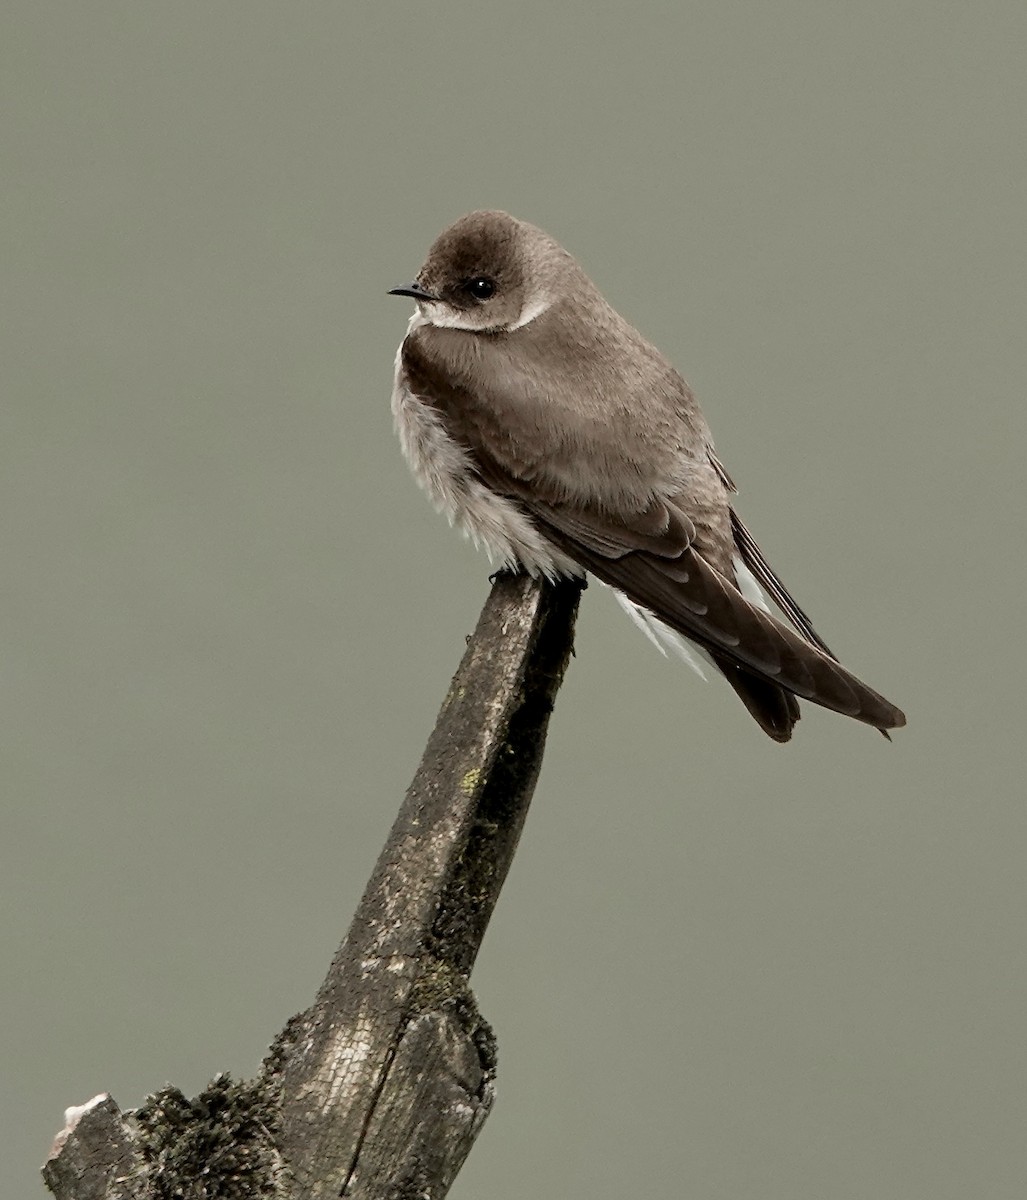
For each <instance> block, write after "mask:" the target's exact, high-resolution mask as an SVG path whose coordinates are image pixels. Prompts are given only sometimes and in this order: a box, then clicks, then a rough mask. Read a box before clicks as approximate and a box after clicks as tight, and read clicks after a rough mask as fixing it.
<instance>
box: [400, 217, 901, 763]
mask: <svg viewBox="0 0 1027 1200" xmlns="http://www.w3.org/2000/svg"><path fill="white" fill-rule="evenodd" d="M389 294H390V295H394V296H406V297H410V298H412V299H413V300H414V301H415V302H416V307H415V311H414V314H413V316H412V317H411V318H410V321H409V324H408V326H407V331H406V335H405V337H404V338H403V340H402V342H401V344H400V347H399V350H398V352H397V355H396V366H395V376H394V382H393V392H392V411H393V417H394V422H395V427H396V432H397V433H398V436H399V440H400V445H401V447H402V451H403V454H404V456H405V458H406V460H407V463H408V465H409V467H410V469H411V471H412V473H413V475H414V477H415V478H416V480H417V482H418V483H419V484H420V485H421V487H422V488H423V489H424V490H425V491H426V492H427V494H428V496H429V497H430V499H431V500H432V502H433V503H434V505H435V507H436V508H437V509H438V510H439V511H440V512H442V513H443V514H444V515H445V516H446V517H447V518H448V520H449V522H450V524H455V525H456V526H458V527H459V528H460V529H461V530H462V531H463V532H464V533H465V534H467V535H469V536H470V538H471V539H472V540H473V541H474V543H475V544H476V545H478V546H479V547H480V548H483V549H484V550H486V551H487V553H488V554H489V557H490V558H491V559H492V561H493V562H494V563H498V564H499V565H500V567H501V568H502V569H507V570H514V571H516V570H520V571H524V572H527V573H528V574H529V575H531V576H533V577H535V578H536V579H546V580H550V581H555V580H558V579H561V578H566V577H575V576H577V577H580V576H584V575H586V574H587V575H591V576H593V577H595V578H596V579H598V580H600V581H601V582H602V583H604V584H606V585H608V586H609V587H610V588H612V589H613V590H614V592H615V594H616V595H617V598H618V600H619V601H620V602H621V603H622V605H623V606H624V607H625V608H626V609H627V611H628V612H629V614H630V615H631V616H632V617H633V619H634V620H635V621H636V623H638V624H639V625H640V626H641V627H642V628H643V630H644V631H645V632H646V633H647V634H648V635H649V636H650V637H651V638H652V640H653V641H655V642H656V643H657V645H658V646H659V647H660V648H661V649H664V650H666V648H667V647H669V646H673V647H674V648H676V649H680V650H681V652H682V656H683V657H686V658H691V655H690V654H689V647H693V648H695V649H697V650H698V651H699V652H700V654H701V655H703V657H705V658H706V659H707V661H709V662H711V663H712V665H713V667H714V668H715V670H716V671H718V672H719V673H720V674H721V675H723V676H724V678H725V679H726V680H727V682H728V684H730V686H731V687H732V688H733V690H734V691H735V693H736V694H737V696H738V697H739V699H740V700H741V701H742V703H743V704H744V705H745V707H746V709H747V710H748V712H749V713H750V714H751V716H752V717H753V718H754V719H755V721H756V722H757V724H758V725H759V726H760V728H761V729H762V730H763V731H764V732H765V733H766V734H767V735H768V736H769V737H770V738H772V739H773V740H774V741H775V742H782V743H783V742H787V741H788V740H789V739H790V738H791V736H792V731H793V729H794V727H795V724H796V722H797V721H798V719H799V716H800V710H799V700H808V701H811V702H812V703H813V704H817V705H820V706H822V707H824V708H826V709H830V710H833V711H834V712H837V713H841V714H843V715H845V716H848V717H852V718H854V719H855V720H857V721H861V722H863V723H865V724H867V725H870V726H872V727H874V728H876V729H878V730H880V731H881V732H882V733H884V735H885V736H886V737H888V730H889V729H896V728H899V727H901V726H903V725H905V723H906V718H905V715H904V714H903V713H902V711H901V710H900V709H898V708H897V707H896V706H895V705H894V704H892V703H891V702H890V701H888V700H886V699H885V698H884V697H883V696H882V695H880V693H878V692H876V691H874V690H873V689H872V688H871V687H869V686H868V685H867V684H865V683H863V682H862V681H861V680H860V679H858V678H857V677H856V676H855V675H853V674H852V673H851V672H850V671H848V670H847V669H846V668H845V667H843V666H842V665H841V663H840V662H839V661H838V659H837V657H836V656H835V655H834V654H833V653H832V651H831V650H830V649H829V648H828V646H827V645H826V643H825V642H824V641H823V640H822V639H821V638H820V636H819V635H818V634H817V633H816V631H815V630H814V628H813V625H812V623H811V622H810V619H809V617H808V616H807V615H806V613H805V612H804V611H803V610H802V609H801V608H800V607H799V605H798V604H797V603H796V601H795V600H794V599H793V598H792V596H791V594H790V593H789V591H788V590H787V588H786V587H785V586H784V584H783V583H782V582H781V580H780V579H779V578H778V576H777V575H776V574H775V573H774V571H773V569H772V568H771V566H770V565H769V563H768V562H767V560H766V558H765V557H764V555H763V553H762V551H761V550H760V548H759V546H758V545H757V543H756V541H755V539H754V538H753V536H752V535H751V534H750V532H749V530H748V528H747V527H746V526H745V525H744V524H743V523H742V520H741V518H740V517H739V516H738V514H737V512H736V511H735V508H734V503H733V497H734V495H735V494H736V491H737V489H736V487H735V484H734V482H733V480H732V478H731V476H730V475H729V474H728V472H727V470H726V469H725V468H724V466H723V465H722V463H721V462H720V460H719V458H718V457H717V455H716V452H715V450H714V445H713V439H712V436H711V433H710V429H709V426H708V425H707V422H706V419H705V417H704V416H703V414H702V411H701V409H700V408H699V405H698V403H697V401H696V399H695V397H694V395H693V394H692V391H691V389H690V388H689V386H688V384H687V383H686V382H685V380H684V379H683V378H682V376H681V375H680V374H679V373H678V372H677V371H676V370H675V369H674V367H673V366H672V365H671V364H670V362H669V361H668V360H667V359H666V358H665V357H664V356H663V355H662V354H661V353H660V351H659V350H658V349H657V348H656V347H655V346H654V345H652V344H651V343H650V342H649V341H647V340H646V339H645V338H644V337H643V336H642V334H640V333H639V332H638V331H637V330H636V329H635V328H634V327H633V326H632V325H631V324H629V322H628V321H627V320H625V319H624V318H623V317H622V316H621V315H620V314H619V313H618V312H616V311H615V310H614V309H613V308H612V307H611V305H610V304H609V303H608V302H607V301H606V300H605V299H604V297H603V296H602V294H601V293H600V291H599V289H598V288H597V287H596V285H595V284H594V283H593V282H592V281H591V279H590V278H589V277H588V275H586V273H585V271H584V270H583V269H582V267H581V266H580V265H579V264H578V262H577V260H576V259H575V258H574V257H572V255H571V254H570V253H569V252H568V251H566V250H565V249H564V248H563V247H562V246H561V245H560V244H559V243H558V242H557V241H556V240H554V239H553V238H552V237H550V236H549V235H548V234H547V233H545V232H543V231H542V230H541V229H539V228H537V227H536V226H534V225H531V224H529V223H528V222H526V221H521V220H519V219H517V218H516V217H513V216H511V215H510V214H509V213H506V212H501V211H497V210H482V211H476V212H471V213H467V214H466V215H464V216H462V217H460V218H459V219H458V220H457V221H455V222H454V223H453V224H452V225H450V226H449V227H448V228H446V229H445V230H443V232H442V233H441V234H440V235H439V236H438V237H437V238H436V240H435V241H434V243H433V244H432V245H431V247H430V249H429V251H428V255H427V257H426V259H425V260H424V263H423V265H422V266H421V268H420V270H419V271H418V273H417V275H416V277H415V279H414V281H413V282H412V283H407V284H402V285H400V286H398V287H394V288H391V289H389ZM768 601H769V602H768ZM771 604H773V605H774V606H775V608H776V610H777V611H776V613H775V611H774V609H772V607H771ZM700 673H701V670H700Z"/></svg>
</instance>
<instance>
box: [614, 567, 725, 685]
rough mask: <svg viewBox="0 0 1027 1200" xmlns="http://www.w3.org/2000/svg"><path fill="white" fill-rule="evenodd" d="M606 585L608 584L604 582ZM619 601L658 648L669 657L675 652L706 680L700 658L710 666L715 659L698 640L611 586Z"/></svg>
mask: <svg viewBox="0 0 1027 1200" xmlns="http://www.w3.org/2000/svg"><path fill="white" fill-rule="evenodd" d="M604 586H606V585H605V584H604ZM610 591H612V592H613V594H614V597H615V598H616V600H617V603H618V604H619V605H620V606H621V608H623V609H624V611H625V612H626V613H627V614H628V616H629V617H630V618H631V620H632V622H633V623H634V624H635V625H637V626H638V628H639V629H641V631H642V632H643V633H644V634H645V636H646V637H647V638H648V639H649V640H650V641H651V642H652V644H653V645H654V646H655V647H656V649H657V650H659V652H660V653H661V654H662V655H663V656H664V658H666V657H667V653H668V651H670V652H672V653H673V654H675V655H676V656H677V657H678V658H680V659H681V661H682V662H684V663H687V664H688V666H690V667H691V668H692V670H693V671H694V672H695V673H696V675H698V676H699V678H700V679H702V680H703V681H704V682H705V680H706V672H705V671H704V670H703V669H702V666H701V664H700V662H699V659H700V658H702V659H705V661H706V662H708V663H709V664H710V666H711V667H712V666H714V665H715V664H714V662H713V660H712V659H711V658H710V656H709V655H708V654H707V653H706V651H705V650H704V649H703V648H702V646H700V645H698V644H697V643H696V642H692V641H689V639H688V638H684V637H682V636H681V634H680V633H678V631H677V630H676V629H671V627H670V626H669V625H665V624H664V623H663V622H662V621H661V620H660V619H659V617H657V616H655V615H654V614H653V613H651V612H650V611H649V609H647V608H643V607H642V605H641V604H636V603H635V602H634V600H630V599H628V597H627V596H625V595H624V593H623V592H619V591H618V590H617V589H616V588H611V589H610Z"/></svg>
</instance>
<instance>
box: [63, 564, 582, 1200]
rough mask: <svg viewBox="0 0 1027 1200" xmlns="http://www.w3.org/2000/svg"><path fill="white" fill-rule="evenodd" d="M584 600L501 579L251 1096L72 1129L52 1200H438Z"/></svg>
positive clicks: (488, 1046)
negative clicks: (480, 1002) (371, 859)
mask: <svg viewBox="0 0 1027 1200" xmlns="http://www.w3.org/2000/svg"><path fill="white" fill-rule="evenodd" d="M580 589H581V584H580V583H578V582H565V583H561V584H558V585H555V586H553V585H549V584H537V583H534V582H533V581H531V580H529V579H528V578H527V577H525V576H523V575H500V576H499V577H498V579H497V580H496V582H495V584H494V586H493V589H492V592H491V595H490V596H489V599H488V601H487V603H486V605H485V607H484V609H483V610H482V614H481V617H480V619H479V621H478V626H477V629H476V630H475V632H474V634H473V636H472V637H471V638H470V639H469V642H468V646H467V650H466V652H465V654H464V657H463V661H462V662H461V664H460V667H459V669H458V671H457V673H456V675H455V677H454V679H453V682H452V684H451V686H450V689H449V692H448V694H447V696H446V698H445V700H444V702H443V704H442V710H441V712H440V714H439V718H438V721H437V722H436V725H435V729H434V731H433V733H432V735H431V737H430V739H429V741H428V745H427V747H426V749H425V752H424V757H423V758H422V760H421V765H420V767H419V768H418V771H417V773H416V775H415V776H414V780H413V782H412V784H411V785H410V789H409V790H408V792H407V795H406V798H405V800H404V802H403V804H402V807H401V808H400V811H399V815H398V816H397V818H396V822H395V824H394V825H393V827H392V831H391V833H390V834H389V838H388V840H387V842H386V844H385V847H384V849H383V850H382V853H381V856H380V857H379V859H378V863H377V865H376V867H375V870H374V873H373V874H372V876H371V879H370V881H369V882H368V884H367V888H366V890H365V892H364V896H363V899H362V900H361V902H360V905H359V907H358V909H357V912H356V915H355V916H354V918H353V921H352V924H351V926H350V929H349V933H348V934H347V936H346V938H345V940H344V941H343V943H342V945H341V946H340V947H339V950H338V952H337V953H336V955H335V959H334V960H333V962H332V965H331V967H330V968H329V971H328V974H327V977H326V978H325V981H324V983H323V984H322V986H321V989H320V991H319V992H318V995H317V997H316V999H315V1000H314V1003H313V1005H312V1006H311V1007H310V1008H309V1009H308V1010H307V1011H306V1012H304V1013H301V1014H300V1015H299V1016H297V1017H294V1018H293V1019H292V1020H291V1021H290V1022H289V1024H288V1025H287V1026H286V1028H285V1029H284V1030H283V1031H282V1033H281V1034H280V1035H279V1037H278V1038H277V1040H276V1042H275V1043H274V1045H273V1046H272V1048H271V1051H270V1053H269V1055H268V1057H267V1059H265V1062H264V1064H263V1067H262V1069H261V1072H260V1074H259V1075H258V1077H257V1078H256V1079H255V1080H253V1081H249V1082H241V1083H236V1082H233V1081H232V1080H231V1079H229V1078H228V1077H227V1076H224V1075H222V1076H218V1077H216V1078H215V1079H214V1080H213V1081H212V1082H211V1084H210V1085H209V1086H208V1088H207V1089H206V1090H205V1091H204V1092H203V1093H201V1095H200V1096H198V1097H196V1098H195V1099H193V1100H188V1099H186V1097H184V1096H183V1095H182V1093H181V1092H179V1091H178V1090H177V1089H175V1088H166V1089H164V1090H163V1091H162V1092H159V1093H157V1094H156V1095H154V1096H152V1097H150V1098H149V1100H148V1101H147V1103H146V1104H144V1106H143V1107H142V1108H141V1109H138V1110H136V1111H135V1112H129V1113H126V1114H122V1113H121V1112H120V1110H119V1109H118V1106H117V1105H116V1104H115V1103H114V1101H113V1099H112V1098H111V1097H110V1096H107V1095H101V1096H98V1097H96V1098H95V1099H94V1100H93V1101H90V1102H89V1104H88V1105H85V1106H83V1107H82V1108H81V1109H72V1110H69V1111H68V1114H67V1124H66V1127H65V1129H64V1131H63V1132H62V1133H61V1134H59V1135H58V1138H57V1141H56V1142H55V1143H54V1149H53V1151H52V1152H51V1156H50V1159H49V1160H48V1162H47V1164H46V1166H45V1167H44V1168H43V1174H44V1178H45V1180H46V1182H47V1185H48V1186H49V1187H50V1190H51V1191H52V1192H53V1194H54V1195H55V1196H56V1197H57V1198H58V1200H122V1198H124V1200H150V1198H153V1200H164V1197H167V1198H168V1200H170V1198H171V1197H196V1198H197V1200H199V1198H201V1197H202V1198H203V1200H207V1198H213V1197H232V1198H233V1200H234V1198H238V1200H249V1198H250V1197H258V1196H260V1197H265V1196H266V1197H271V1196H274V1197H283V1198H289V1200H293V1198H295V1200H299V1198H301V1197H302V1198H303V1200H307V1198H309V1197H328V1196H339V1195H347V1196H353V1197H360V1198H361V1200H372V1198H374V1200H406V1198H409V1200H414V1198H421V1197H423V1198H425V1200H427V1198H431V1200H439V1198H441V1197H442V1196H444V1195H445V1194H446V1192H447V1191H448V1189H449V1186H450V1184H451V1183H452V1181H453V1179H454V1177H455V1175H456V1173H457V1171H458V1170H459V1169H460V1166H461V1165H462V1163H463V1161H464V1158H465V1157H466V1155H467V1152H468V1150H469V1149H470V1147H471V1144H472V1143H473V1141H474V1138H475V1136H476V1135H477V1133H478V1131H479V1129H480V1128H481V1125H482V1123H483V1121H484V1120H485V1117H486V1116H487V1115H488V1112H489V1109H490V1107H491V1105H492V1099H493V1094H494V1081H495V1071H496V1049H495V1039H494V1037H493V1034H492V1030H491V1029H490V1028H489V1026H488V1024H487V1023H486V1022H485V1020H484V1019H483V1018H482V1017H481V1015H480V1014H479V1012H478V1009H477V1006H476V1004H475V1001H474V997H473V995H472V994H471V991H470V987H469V985H468V977H469V975H470V972H471V968H472V967H473V965H474V960H475V957H476V955H477V952H478V948H479V946H480V944H481V940H482V937H483V936H484V933H485V929H486V927H487V925H488V922H489V918H490V917H491V915H492V910H493V908H494V907H495V903H496V900H497V898H498V895H499V891H500V889H501V888H502V885H503V881H504V879H505V878H506V873H507V871H508V869H509V867H510V862H511V859H512V857H513V854H514V851H515V849H516V847H517V841H518V838H519V836H520V832H521V828H522V826H523V824H524V819H525V816H526V815H527V810H528V806H529V804H530V802H531V796H532V792H533V791H534V787H535V782H536V780H537V778H538V773H539V769H540V766H541V762H542V752H543V748H544V745H545V736H546V729H547V725H548V721H549V715H550V713H551V711H552V707H553V702H554V699H555V696H556V692H557V689H558V688H559V686H560V682H561V680H562V678H563V673H564V670H565V668H566V666H567V662H568V658H569V655H570V652H571V644H572V638H573V627H574V619H575V614H576V611H577V604H578V597H579V594H580Z"/></svg>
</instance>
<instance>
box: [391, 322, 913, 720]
mask: <svg viewBox="0 0 1027 1200" xmlns="http://www.w3.org/2000/svg"><path fill="white" fill-rule="evenodd" d="M404 354H405V358H404V361H405V362H406V365H407V367H408V371H409V374H410V375H411V378H412V382H413V384H414V386H415V390H416V391H417V394H418V395H419V396H420V397H421V398H422V399H423V400H425V401H427V402H429V403H431V404H432V405H433V406H434V407H435V408H436V409H437V411H439V412H440V414H441V415H442V416H443V418H444V419H445V421H446V426H447V429H448V431H449V433H450V435H451V436H452V437H454V438H455V440H457V441H458V442H459V443H460V444H461V445H462V446H464V447H465V448H466V450H467V451H468V453H469V455H470V456H471V458H472V461H473V462H474V464H475V467H476V469H477V471H478V472H479V474H480V476H481V478H482V479H483V481H484V482H485V483H486V484H487V485H488V486H489V487H491V488H492V489H493V490H494V491H496V492H498V493H499V494H501V495H505V496H508V497H510V498H513V499H516V500H518V501H519V502H520V503H521V504H522V505H523V507H524V509H525V510H526V511H527V512H528V513H529V514H530V515H531V516H532V518H533V519H534V521H535V523H536V524H537V525H538V527H539V529H540V530H541V531H542V532H543V533H544V534H545V535H546V536H547V537H548V538H549V539H550V540H551V541H552V542H553V543H554V544H555V545H556V546H558V547H559V548H560V549H561V550H563V551H564V553H565V554H567V555H568V556H569V557H570V558H572V559H573V560H574V561H575V562H577V563H579V564H580V565H581V566H582V567H584V568H585V569H586V570H589V571H591V572H592V573H593V574H594V575H595V576H596V577H597V578H598V579H601V580H602V581H603V582H604V583H607V584H609V585H610V586H612V587H614V588H617V589H619V590H620V591H622V592H624V594H625V595H627V596H628V597H629V598H630V599H631V600H633V601H635V603H636V604H640V605H642V606H643V607H645V608H647V609H649V610H650V611H651V612H652V613H654V614H655V615H656V616H657V617H658V618H659V619H660V620H661V621H663V622H665V623H666V624H667V625H669V626H670V627H671V628H672V629H675V630H676V631H677V632H678V633H680V634H682V635H683V636H685V637H687V638H690V639H692V640H694V641H696V642H698V643H699V644H701V645H703V646H705V647H706V648H707V649H708V650H709V651H710V652H711V654H712V655H713V657H714V659H715V661H717V663H718V665H719V666H720V667H721V669H722V670H725V667H727V668H729V669H730V670H725V674H727V675H728V679H729V682H731V683H732V686H733V687H735V690H736V691H738V692H739V694H740V695H742V698H743V700H745V702H746V704H747V706H750V711H752V704H755V705H757V706H759V697H758V696H755V697H754V696H750V697H749V698H747V697H746V695H744V694H743V692H742V689H743V688H744V687H745V685H746V681H747V680H748V679H749V678H750V677H756V679H757V680H762V681H763V682H764V683H765V684H766V685H771V686H773V687H775V688H777V689H781V688H784V689H786V690H787V691H788V692H791V693H793V694H794V695H796V696H801V697H805V698H807V699H809V700H812V701H813V702H814V703H816V704H820V705H822V706H824V707H825V708H830V709H833V710H834V711H836V712H840V713H844V714H845V715H847V716H851V717H854V718H856V719H857V720H860V721H864V722H866V723H867V724H870V725H874V726H876V727H878V728H881V729H888V728H895V727H897V726H900V725H904V724H905V717H904V716H903V714H902V713H901V712H900V711H899V709H897V708H896V707H895V706H894V705H892V704H890V703H889V702H888V701H887V700H885V699H884V697H883V696H880V695H879V694H878V693H877V692H875V691H874V690H873V689H872V688H870V687H868V686H867V685H866V684H864V683H862V682H861V681H860V680H859V679H857V678H856V677H855V676H854V675H852V674H851V673H850V672H848V671H846V670H845V668H844V667H842V666H841V665H840V664H839V663H837V662H836V661H835V660H834V659H833V658H832V657H831V656H830V654H829V653H825V652H824V651H823V650H821V649H819V648H818V646H817V645H815V644H811V642H810V641H808V640H806V639H805V638H804V637H803V636H800V635H799V634H797V633H793V632H792V630H790V629H788V628H787V627H786V626H785V625H783V624H782V623H781V622H779V621H778V620H776V619H775V618H774V617H772V616H770V615H769V614H768V613H766V612H764V611H763V610H762V609H760V608H757V607H756V606H755V605H753V604H751V603H750V602H749V601H748V600H746V599H745V597H744V596H743V595H742V594H741V592H739V590H738V589H737V587H736V586H735V585H734V584H733V583H732V582H730V581H729V580H728V579H726V578H725V577H724V576H723V575H722V574H721V573H720V572H719V571H717V570H716V569H715V568H714V567H712V566H711V565H710V564H709V563H708V562H707V561H706V560H705V559H704V558H703V557H702V556H701V555H700V554H699V553H698V551H697V550H696V548H695V546H694V545H693V539H694V537H695V527H694V526H693V524H692V521H691V520H690V518H689V516H688V514H687V513H686V512H685V511H684V510H683V509H682V507H680V505H679V504H678V503H675V501H674V500H673V499H670V498H668V499H663V500H653V501H651V502H650V503H649V505H648V506H647V507H645V508H644V509H642V510H641V511H616V512H610V511H604V510H601V509H599V508H598V507H595V508H592V507H588V506H584V505H581V504H575V503H572V502H569V501H568V500H567V499H566V498H565V497H564V496H562V495H559V494H557V493H556V491H555V489H552V490H551V494H547V492H546V488H545V484H544V483H543V481H542V480H540V478H539V477H538V476H537V475H535V476H533V477H532V478H530V479H527V478H524V477H523V475H521V474H520V473H519V470H518V449H517V447H516V446H513V445H512V444H510V441H511V439H510V437H509V434H508V433H507V432H506V431H505V430H503V429H501V428H496V427H495V418H494V417H493V419H492V421H491V422H490V420H489V409H490V406H489V404H488V398H483V397H481V396H477V395H471V394H469V393H468V392H467V391H465V390H463V389H461V388H459V387H457V386H454V385H452V384H451V383H450V382H449V381H448V379H447V378H446V377H445V375H444V374H443V373H442V372H439V371H437V370H433V369H432V366H433V364H432V363H431V362H430V360H429V358H428V356H427V355H425V354H424V352H423V350H422V349H420V348H419V347H418V345H417V342H416V340H415V339H412V338H408V339H407V345H406V346H405V351H404ZM496 407H497V408H498V407H499V406H498V405H497V406H496ZM493 411H495V410H493ZM732 671H733V673H734V678H732ZM750 701H751V702H752V703H751V704H750ZM778 707H779V708H780V705H779V706H778ZM786 708H788V710H789V712H790V709H791V706H788V705H786ZM754 715H755V713H754ZM787 715H788V714H787V713H784V711H783V710H782V719H784V717H785V716H787ZM762 723H763V722H762V721H761V724H762ZM792 723H794V717H793V718H792ZM764 727H765V728H766V726H764ZM788 731H789V732H790V724H789V726H788ZM768 732H771V731H770V730H768ZM771 736H776V735H775V734H773V733H772V734H771ZM783 736H785V737H786V736H787V733H784V735H783Z"/></svg>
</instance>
